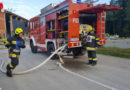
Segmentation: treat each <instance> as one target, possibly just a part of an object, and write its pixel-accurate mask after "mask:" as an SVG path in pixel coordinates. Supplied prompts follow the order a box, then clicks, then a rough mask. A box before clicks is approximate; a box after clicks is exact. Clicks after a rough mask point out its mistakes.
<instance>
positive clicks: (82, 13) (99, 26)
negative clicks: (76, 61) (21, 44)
mask: <svg viewBox="0 0 130 90" xmlns="http://www.w3.org/2000/svg"><path fill="white" fill-rule="evenodd" d="M120 9H122V8H121V7H117V6H110V5H104V4H102V5H92V4H86V3H75V2H73V1H72V0H65V1H63V2H62V3H60V4H58V5H57V4H50V5H48V6H47V7H45V8H43V9H41V14H39V15H38V16H36V17H33V18H31V19H30V22H29V37H30V47H31V50H32V52H33V53H36V52H37V50H38V49H41V50H43V51H47V52H50V53H51V52H53V51H55V50H56V49H57V48H58V47H60V46H62V45H63V44H67V48H66V50H64V52H65V53H73V55H75V56H78V55H80V54H81V52H82V50H84V48H83V43H84V42H85V40H83V37H84V36H85V34H83V33H80V31H82V29H84V30H85V29H86V28H87V27H89V26H90V25H91V26H92V27H94V28H95V30H96V33H97V35H98V37H99V38H100V44H105V19H106V11H114V10H120Z"/></svg>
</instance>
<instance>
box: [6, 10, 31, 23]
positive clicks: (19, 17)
mask: <svg viewBox="0 0 130 90" xmlns="http://www.w3.org/2000/svg"><path fill="white" fill-rule="evenodd" d="M7 13H8V14H11V15H13V16H16V17H18V18H21V19H23V20H25V21H28V19H25V18H23V17H22V16H19V15H17V14H15V13H13V12H10V11H7V10H6V14H7Z"/></svg>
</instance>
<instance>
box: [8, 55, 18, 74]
mask: <svg viewBox="0 0 130 90" xmlns="http://www.w3.org/2000/svg"><path fill="white" fill-rule="evenodd" d="M10 59H11V62H10V63H9V64H8V65H7V67H6V69H7V71H11V72H12V71H13V70H14V69H15V67H16V66H17V65H18V64H19V59H18V58H14V57H11V58H10Z"/></svg>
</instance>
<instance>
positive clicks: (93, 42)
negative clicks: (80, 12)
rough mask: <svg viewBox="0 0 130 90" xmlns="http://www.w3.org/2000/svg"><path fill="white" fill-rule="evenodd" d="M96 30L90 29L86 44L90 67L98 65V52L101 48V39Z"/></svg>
mask: <svg viewBox="0 0 130 90" xmlns="http://www.w3.org/2000/svg"><path fill="white" fill-rule="evenodd" d="M94 30H95V29H94V28H92V27H90V28H89V33H88V36H87V43H86V46H87V47H86V48H87V51H88V60H89V62H88V64H89V65H92V66H94V65H96V64H97V56H96V50H97V49H98V47H99V38H98V37H97V35H96V34H95V33H94Z"/></svg>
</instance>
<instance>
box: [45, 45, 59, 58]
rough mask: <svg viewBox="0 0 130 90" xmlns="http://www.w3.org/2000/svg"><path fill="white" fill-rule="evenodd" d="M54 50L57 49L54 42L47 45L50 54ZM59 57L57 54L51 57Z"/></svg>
mask: <svg viewBox="0 0 130 90" xmlns="http://www.w3.org/2000/svg"><path fill="white" fill-rule="evenodd" d="M54 51H55V47H54V44H52V43H50V44H48V46H47V52H48V54H49V55H51V54H52V53H53V52H54ZM57 58H58V56H57V55H56V54H55V55H54V56H53V57H52V58H51V59H57Z"/></svg>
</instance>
